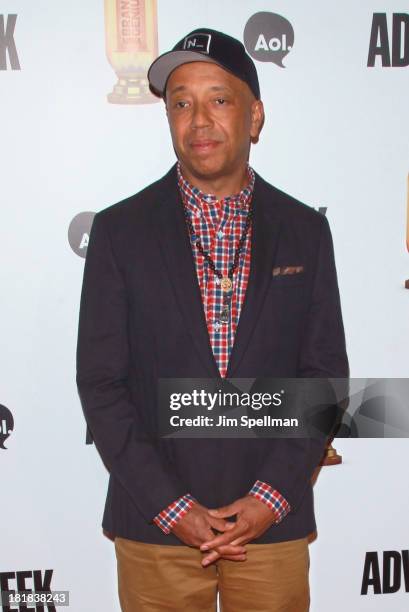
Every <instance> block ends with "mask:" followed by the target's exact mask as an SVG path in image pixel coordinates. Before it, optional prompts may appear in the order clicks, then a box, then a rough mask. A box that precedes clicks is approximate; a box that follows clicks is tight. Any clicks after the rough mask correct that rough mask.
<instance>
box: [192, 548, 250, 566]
mask: <svg viewBox="0 0 409 612" xmlns="http://www.w3.org/2000/svg"><path fill="white" fill-rule="evenodd" d="M229 548H232V547H226V550H224V549H223V548H217V550H212V551H211V552H210V553H209V554H207V555H205V556H204V557H203V559H202V566H203V567H206V566H208V565H210V564H211V563H213V562H214V561H217V559H220V557H222V558H223V559H229V560H231V561H245V560H246V559H247V554H246V551H245V549H244V551H243V550H242V551H240V552H237V553H234V554H232V551H229V550H228V549H229ZM233 550H234V549H233Z"/></svg>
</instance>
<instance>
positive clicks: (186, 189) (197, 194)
mask: <svg viewBox="0 0 409 612" xmlns="http://www.w3.org/2000/svg"><path fill="white" fill-rule="evenodd" d="M177 176H178V185H179V189H180V192H181V195H182V198H183V200H184V203H185V204H187V205H190V206H191V207H193V208H196V209H197V208H199V209H202V202H206V203H207V204H212V203H213V204H216V203H217V202H218V200H217V197H216V196H215V195H214V194H209V193H203V191H201V190H200V189H199V188H198V187H194V186H193V185H191V184H190V183H189V181H188V180H187V179H185V177H184V176H183V174H182V170H181V167H180V162H179V161H178V162H177ZM247 177H248V184H247V185H246V187H244V188H243V189H242V190H241V191H240V192H239V193H237V194H234V195H231V196H226V197H224V198H223V199H222V200H220V202H221V203H222V204H224V203H226V204H227V203H228V204H229V205H232V206H234V207H236V206H237V207H238V208H240V209H242V210H248V209H249V206H250V200H251V197H252V194H253V191H254V181H255V174H254V170H253V168H252V167H251V166H250V165H249V164H247Z"/></svg>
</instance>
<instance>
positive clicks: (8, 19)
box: [0, 15, 21, 70]
mask: <svg viewBox="0 0 409 612" xmlns="http://www.w3.org/2000/svg"><path fill="white" fill-rule="evenodd" d="M16 21H17V15H0V70H7V55H8V58H9V63H10V68H11V69H12V70H21V68H20V61H19V59H18V53H17V47H16V41H15V40H14V30H15V27H16Z"/></svg>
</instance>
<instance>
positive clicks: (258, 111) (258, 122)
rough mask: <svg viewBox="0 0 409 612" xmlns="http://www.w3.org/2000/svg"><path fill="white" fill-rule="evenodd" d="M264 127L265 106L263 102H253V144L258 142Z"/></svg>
mask: <svg viewBox="0 0 409 612" xmlns="http://www.w3.org/2000/svg"><path fill="white" fill-rule="evenodd" d="M263 125H264V106H263V103H262V101H261V100H253V102H252V104H251V126H250V137H251V142H252V143H253V144H255V143H256V142H258V137H259V135H260V132H261V130H262V129H263Z"/></svg>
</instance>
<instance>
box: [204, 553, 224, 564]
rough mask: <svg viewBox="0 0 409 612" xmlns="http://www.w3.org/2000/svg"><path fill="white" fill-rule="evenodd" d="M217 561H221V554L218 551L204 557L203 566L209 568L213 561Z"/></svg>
mask: <svg viewBox="0 0 409 612" xmlns="http://www.w3.org/2000/svg"><path fill="white" fill-rule="evenodd" d="M217 559H220V554H219V553H218V552H217V551H216V550H212V552H210V553H209V554H208V555H206V556H205V557H203V559H202V566H203V567H207V566H208V565H210V563H213V561H217Z"/></svg>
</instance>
